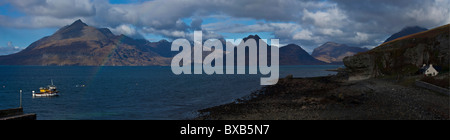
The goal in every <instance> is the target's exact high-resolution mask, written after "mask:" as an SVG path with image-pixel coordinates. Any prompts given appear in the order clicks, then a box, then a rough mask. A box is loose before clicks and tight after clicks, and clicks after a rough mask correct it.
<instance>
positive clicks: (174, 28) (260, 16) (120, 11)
mask: <svg viewBox="0 0 450 140" xmlns="http://www.w3.org/2000/svg"><path fill="white" fill-rule="evenodd" d="M8 2H9V3H11V4H12V5H13V6H15V7H16V8H17V10H19V11H21V12H23V13H25V14H26V16H23V17H8V16H1V15H0V26H8V27H20V28H26V27H28V28H41V27H62V26H64V25H67V24H70V23H71V22H73V21H74V20H76V19H79V18H81V19H83V21H85V22H87V23H89V24H90V25H94V26H98V27H109V28H110V29H116V32H119V29H120V28H122V27H124V26H123V25H132V26H133V27H134V28H133V29H134V30H135V31H134V33H137V34H148V33H151V34H156V35H161V36H164V37H167V38H171V39H174V38H182V37H189V36H191V34H192V31H193V30H203V32H204V35H208V36H209V37H214V36H220V35H219V34H218V33H221V32H222V33H247V32H248V33H254V32H271V33H272V34H273V35H274V36H275V38H279V39H280V41H281V42H280V43H285V44H287V43H297V44H300V45H302V46H303V47H305V48H306V50H312V49H313V48H315V47H318V46H319V45H321V44H323V43H325V42H328V41H334V42H338V43H344V44H348V45H351V46H361V47H362V46H375V45H378V44H379V43H381V42H382V41H383V40H385V39H386V38H387V37H388V36H389V35H391V34H393V33H395V32H397V31H399V30H400V29H402V28H403V27H405V26H412V25H418V26H422V27H425V28H433V27H436V26H439V25H443V24H448V23H450V16H449V8H448V7H450V4H449V2H450V1H449V0H426V1H424V0H327V1H317V0H196V1H179V0H153V1H145V2H139V3H136V4H110V3H109V1H108V0H65V1H61V0H8ZM211 16H224V17H226V18H224V19H220V20H219V21H218V22H214V23H207V24H205V22H204V20H203V18H207V17H211ZM194 17H195V18H194ZM185 18H193V20H192V22H191V23H190V24H189V25H188V24H186V23H185V22H183V20H181V19H185ZM248 20H258V21H262V22H258V23H256V24H252V25H248V24H246V21H248ZM242 21H244V22H242ZM123 29H125V28H123ZM125 31H127V30H122V32H124V33H127V32H125ZM129 33H131V32H129Z"/></svg>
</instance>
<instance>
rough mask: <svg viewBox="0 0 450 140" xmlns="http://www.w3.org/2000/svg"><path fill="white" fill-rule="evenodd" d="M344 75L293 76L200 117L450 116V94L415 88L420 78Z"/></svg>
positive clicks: (441, 117) (271, 118)
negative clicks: (345, 77)
mask: <svg viewBox="0 0 450 140" xmlns="http://www.w3.org/2000/svg"><path fill="white" fill-rule="evenodd" d="M339 79H340V78H336V76H325V77H312V78H292V77H289V76H288V77H286V78H281V79H280V80H279V83H278V84H276V85H272V86H266V87H263V88H261V89H260V90H257V91H254V92H252V93H251V94H250V95H249V96H246V97H243V98H241V99H238V100H237V101H236V102H232V103H227V104H223V105H219V106H214V107H210V108H205V109H201V110H198V113H199V114H200V115H198V116H197V117H196V118H194V120H392V119H396V120H419V119H420V120H436V119H437V120H442V119H443V120H449V119H450V117H449V114H450V107H449V104H450V100H449V96H448V95H443V94H439V93H435V92H433V91H430V90H426V89H422V88H419V87H416V86H414V84H413V83H414V78H405V79H404V80H402V81H395V80H393V79H389V78H384V79H383V78H378V79H368V80H362V81H342V80H339ZM411 81H412V82H411Z"/></svg>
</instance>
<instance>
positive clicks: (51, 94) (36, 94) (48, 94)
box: [33, 93, 58, 97]
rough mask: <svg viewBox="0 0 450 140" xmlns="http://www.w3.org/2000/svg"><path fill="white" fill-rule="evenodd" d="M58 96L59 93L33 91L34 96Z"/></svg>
mask: <svg viewBox="0 0 450 140" xmlns="http://www.w3.org/2000/svg"><path fill="white" fill-rule="evenodd" d="M53 96H58V93H33V97H53Z"/></svg>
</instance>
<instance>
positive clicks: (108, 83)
mask: <svg viewBox="0 0 450 140" xmlns="http://www.w3.org/2000/svg"><path fill="white" fill-rule="evenodd" d="M338 67H342V66H335V65H331V66H330V65H327V66H325V65H324V66H281V67H280V77H281V78H283V77H285V76H286V75H289V74H292V75H293V76H294V77H316V76H326V75H330V74H335V72H330V71H325V70H327V69H336V68H338ZM260 77H261V75H249V74H245V75H237V74H236V75H206V74H201V75H175V74H173V73H172V71H171V69H170V67H160V66H148V67H87V66H0V109H7V108H15V107H18V106H19V90H22V91H23V93H22V94H23V99H22V100H23V101H22V106H23V108H24V112H25V113H36V114H37V119H39V120H49V119H50V120H80V119H81V120H98V119H101V120H109V119H112V120H124V119H126V120H179V119H190V118H193V117H195V116H197V115H198V114H197V110H200V109H204V108H208V107H213V106H217V105H221V104H225V103H230V102H233V101H235V100H236V99H239V98H241V97H245V96H247V95H249V94H250V93H251V92H253V91H256V90H258V89H260V88H261V85H260ZM51 80H53V82H54V84H55V85H56V86H57V87H58V90H59V91H60V93H59V95H60V96H57V97H40V98H33V97H32V95H31V93H32V91H36V92H37V91H39V87H45V86H47V85H49V84H51V83H50V82H51Z"/></svg>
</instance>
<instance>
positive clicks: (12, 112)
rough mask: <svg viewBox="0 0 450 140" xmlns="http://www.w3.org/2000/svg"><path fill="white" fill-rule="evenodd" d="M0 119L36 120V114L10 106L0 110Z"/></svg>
mask: <svg viewBox="0 0 450 140" xmlns="http://www.w3.org/2000/svg"><path fill="white" fill-rule="evenodd" d="M0 120H36V114H34V113H30V114H25V113H23V108H22V107H19V108H11V109H4V110H0Z"/></svg>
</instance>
